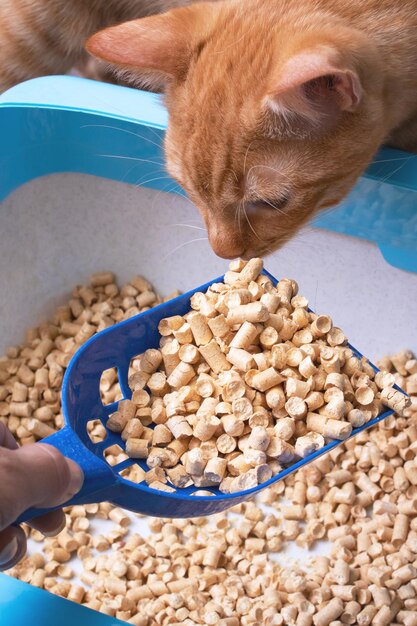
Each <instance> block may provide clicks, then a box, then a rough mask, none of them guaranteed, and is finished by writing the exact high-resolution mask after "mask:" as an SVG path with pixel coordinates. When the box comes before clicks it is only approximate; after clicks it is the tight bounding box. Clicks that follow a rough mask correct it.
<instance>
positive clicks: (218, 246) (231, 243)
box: [208, 224, 245, 259]
mask: <svg viewBox="0 0 417 626" xmlns="http://www.w3.org/2000/svg"><path fill="white" fill-rule="evenodd" d="M208 236H209V241H210V245H211V247H212V249H213V252H214V253H215V254H217V256H219V257H221V258H222V259H235V258H236V257H240V256H242V255H243V254H244V252H245V246H244V243H243V241H242V239H241V237H240V235H239V234H238V233H235V232H234V231H232V230H231V229H230V228H229V227H228V226H227V224H219V225H217V224H209V226H208Z"/></svg>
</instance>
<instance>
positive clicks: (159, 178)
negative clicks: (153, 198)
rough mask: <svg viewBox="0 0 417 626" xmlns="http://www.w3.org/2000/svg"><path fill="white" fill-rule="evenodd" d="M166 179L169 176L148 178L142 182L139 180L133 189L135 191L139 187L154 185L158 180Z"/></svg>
mask: <svg viewBox="0 0 417 626" xmlns="http://www.w3.org/2000/svg"><path fill="white" fill-rule="evenodd" d="M168 178H169V176H156V177H155V178H148V179H147V180H143V181H142V180H139V181H138V182H137V183H135V184H134V187H135V188H136V189H139V187H146V185H149V184H150V183H154V182H156V181H158V180H167V179H168ZM167 184H168V183H167ZM158 191H163V189H158Z"/></svg>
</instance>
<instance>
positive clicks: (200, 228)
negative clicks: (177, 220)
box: [167, 224, 206, 231]
mask: <svg viewBox="0 0 417 626" xmlns="http://www.w3.org/2000/svg"><path fill="white" fill-rule="evenodd" d="M167 226H184V227H186V228H194V229H195V230H204V231H205V230H206V229H205V228H203V227H202V226H193V225H192V224H167Z"/></svg>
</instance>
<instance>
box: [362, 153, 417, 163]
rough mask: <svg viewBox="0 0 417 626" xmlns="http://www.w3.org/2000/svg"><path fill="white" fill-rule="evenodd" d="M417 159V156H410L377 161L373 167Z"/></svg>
mask: <svg viewBox="0 0 417 626" xmlns="http://www.w3.org/2000/svg"><path fill="white" fill-rule="evenodd" d="M416 157H417V154H410V155H407V156H402V157H394V158H393V159H377V160H376V161H372V164H371V165H373V164H374V163H393V162H394V161H409V160H410V159H415V158H416Z"/></svg>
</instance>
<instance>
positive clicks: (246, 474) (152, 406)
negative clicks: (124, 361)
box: [107, 258, 408, 495]
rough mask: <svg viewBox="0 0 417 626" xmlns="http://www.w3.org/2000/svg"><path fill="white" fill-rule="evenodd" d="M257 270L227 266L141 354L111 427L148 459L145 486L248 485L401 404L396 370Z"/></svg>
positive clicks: (290, 283)
mask: <svg viewBox="0 0 417 626" xmlns="http://www.w3.org/2000/svg"><path fill="white" fill-rule="evenodd" d="M262 270H263V261H262V259H258V258H254V259H251V260H250V261H248V262H245V261H242V260H240V259H238V260H236V261H232V262H231V264H230V268H229V271H228V272H226V274H225V277H224V282H218V283H214V284H212V285H211V286H210V287H209V288H208V289H207V291H206V292H205V293H202V292H197V293H195V294H194V295H193V296H192V297H191V302H190V304H191V310H190V311H189V312H188V313H186V314H185V315H183V316H182V315H175V316H173V317H168V318H164V319H162V320H161V322H160V323H159V327H158V329H159V332H160V335H161V340H160V349H159V350H158V349H156V348H152V349H149V350H146V352H144V353H143V354H142V355H141V356H140V358H138V359H137V363H136V364H137V370H136V371H135V372H134V373H132V374H131V376H130V378H129V385H130V387H131V390H132V398H131V399H124V400H121V401H120V402H119V404H118V409H117V411H115V412H114V413H112V414H111V415H110V416H109V419H108V421H107V427H108V428H109V429H110V430H113V431H114V432H117V433H121V437H122V439H123V440H124V441H125V442H126V453H127V455H128V456H129V457H131V458H134V459H144V460H146V462H147V465H148V467H149V468H150V471H149V472H148V473H147V475H146V476H145V480H146V481H147V482H148V484H149V485H150V487H152V488H156V489H160V490H163V491H171V492H174V491H175V490H176V489H175V488H183V487H189V486H192V485H195V486H197V487H201V488H204V487H213V486H218V487H219V489H220V491H222V492H223V493H234V492H238V491H244V490H245V489H250V488H253V487H256V486H258V485H259V484H262V483H264V482H265V481H267V480H269V479H270V478H271V477H272V476H273V475H275V474H278V473H279V472H280V471H281V470H282V469H284V468H285V467H288V466H289V465H291V464H293V463H294V462H296V461H298V460H300V459H303V458H305V457H307V456H309V455H311V454H313V453H314V452H316V451H317V450H320V449H321V448H323V447H324V446H325V444H326V443H328V442H329V441H331V440H332V439H338V440H344V439H347V438H348V437H349V436H350V434H351V433H352V429H353V428H354V427H359V426H363V424H365V423H366V422H368V421H369V420H371V419H372V418H375V417H377V416H378V415H379V414H380V413H382V412H383V411H384V405H387V406H389V407H391V408H393V409H395V410H396V411H397V412H398V413H402V411H403V410H404V408H406V406H407V404H408V399H407V397H406V396H404V395H403V394H402V393H401V392H400V391H398V390H396V389H395V388H394V387H393V385H394V384H395V380H394V377H393V375H392V374H390V373H387V372H378V373H377V374H376V375H375V371H374V369H373V368H372V366H371V365H370V364H369V362H368V361H367V360H366V359H365V358H361V359H359V358H358V357H357V356H356V355H355V353H354V352H353V351H352V350H351V349H350V347H348V346H347V345H346V344H347V339H346V337H345V335H344V333H343V331H342V330H341V329H340V328H338V327H337V326H334V325H333V322H332V320H331V318H330V317H329V316H328V315H316V314H315V313H312V312H311V311H310V310H309V309H308V300H307V299H306V298H305V297H303V296H302V295H299V293H298V286H297V284H296V282H295V281H294V280H291V279H286V278H283V279H281V280H280V281H279V283H278V284H277V285H276V286H275V285H274V284H273V282H272V281H271V280H270V278H269V277H268V276H266V275H265V274H263V273H262ZM150 425H153V426H154V428H150V427H149V426H150ZM167 482H169V483H170V484H168V485H167ZM201 493H204V494H205V495H211V492H210V491H199V492H197V494H201Z"/></svg>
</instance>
